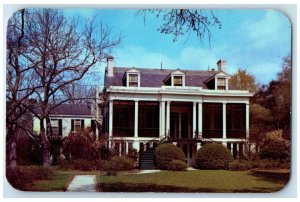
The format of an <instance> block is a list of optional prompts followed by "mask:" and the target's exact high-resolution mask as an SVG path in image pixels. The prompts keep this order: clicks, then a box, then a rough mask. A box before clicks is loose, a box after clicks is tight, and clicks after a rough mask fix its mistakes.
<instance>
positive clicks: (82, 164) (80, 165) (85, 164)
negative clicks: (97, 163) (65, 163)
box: [72, 159, 94, 171]
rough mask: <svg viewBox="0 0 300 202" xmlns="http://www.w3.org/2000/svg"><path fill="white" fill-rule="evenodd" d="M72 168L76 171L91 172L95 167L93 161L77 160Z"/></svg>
mask: <svg viewBox="0 0 300 202" xmlns="http://www.w3.org/2000/svg"><path fill="white" fill-rule="evenodd" d="M72 168H73V169H75V170H83V171H90V170H93V168H94V165H93V163H92V162H91V161H89V160H86V159H76V160H74V161H73V165H72Z"/></svg>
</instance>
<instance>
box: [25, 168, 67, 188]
mask: <svg viewBox="0 0 300 202" xmlns="http://www.w3.org/2000/svg"><path fill="white" fill-rule="evenodd" d="M72 178H73V174H72V173H67V172H65V173H61V172H55V173H54V175H53V176H52V178H51V179H50V180H37V181H35V182H34V183H33V185H32V187H30V191H65V189H66V187H67V185H68V184H69V182H70V181H71V179H72Z"/></svg>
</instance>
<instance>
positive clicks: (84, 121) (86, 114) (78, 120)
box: [33, 104, 96, 138]
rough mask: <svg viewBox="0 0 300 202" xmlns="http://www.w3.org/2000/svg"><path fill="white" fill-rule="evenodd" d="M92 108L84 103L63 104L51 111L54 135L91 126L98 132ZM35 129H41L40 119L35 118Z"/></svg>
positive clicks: (61, 134)
mask: <svg viewBox="0 0 300 202" xmlns="http://www.w3.org/2000/svg"><path fill="white" fill-rule="evenodd" d="M91 111H92V109H91V107H90V106H88V105H84V104H76V105H75V104H62V105H60V106H58V107H56V108H55V109H54V110H52V111H51V114H50V120H51V127H52V131H53V135H55V136H60V137H62V138H63V137H66V136H68V135H69V134H70V132H72V131H78V130H80V129H82V128H88V127H89V128H91V130H92V131H94V133H95V134H96V122H95V120H94V117H93V116H92V112H91ZM33 130H34V131H35V132H37V133H39V131H40V121H39V119H37V118H33Z"/></svg>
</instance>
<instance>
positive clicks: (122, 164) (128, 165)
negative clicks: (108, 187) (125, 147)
mask: <svg viewBox="0 0 300 202" xmlns="http://www.w3.org/2000/svg"><path fill="white" fill-rule="evenodd" d="M110 161H112V162H114V164H115V169H116V170H117V171H124V170H131V169H133V168H134V166H135V162H134V161H133V160H132V159H131V158H128V157H123V156H114V157H113V158H112V159H111V160H110Z"/></svg>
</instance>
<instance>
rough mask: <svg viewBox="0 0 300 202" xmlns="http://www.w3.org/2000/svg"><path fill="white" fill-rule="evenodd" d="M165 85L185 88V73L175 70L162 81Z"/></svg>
mask: <svg viewBox="0 0 300 202" xmlns="http://www.w3.org/2000/svg"><path fill="white" fill-rule="evenodd" d="M164 82H165V84H166V85H168V86H185V73H184V72H182V71H180V70H176V71H174V72H172V73H171V74H169V75H168V76H167V78H165V80H164Z"/></svg>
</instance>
